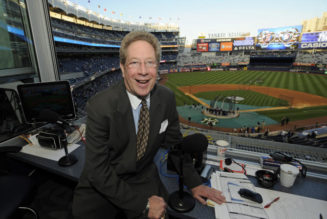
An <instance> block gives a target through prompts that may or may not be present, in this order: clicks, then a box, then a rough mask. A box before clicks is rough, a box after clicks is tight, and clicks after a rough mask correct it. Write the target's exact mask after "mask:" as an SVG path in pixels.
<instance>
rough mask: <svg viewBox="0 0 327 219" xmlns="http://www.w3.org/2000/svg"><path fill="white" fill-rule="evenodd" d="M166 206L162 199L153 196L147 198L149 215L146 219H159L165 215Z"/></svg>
mask: <svg viewBox="0 0 327 219" xmlns="http://www.w3.org/2000/svg"><path fill="white" fill-rule="evenodd" d="M166 207H167V204H166V202H165V200H164V199H163V198H162V197H159V196H156V195H153V196H151V197H150V198H149V213H148V215H147V216H148V218H151V219H160V218H164V216H165V214H166Z"/></svg>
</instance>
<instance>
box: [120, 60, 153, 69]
mask: <svg viewBox="0 0 327 219" xmlns="http://www.w3.org/2000/svg"><path fill="white" fill-rule="evenodd" d="M142 64H144V67H145V68H146V69H152V68H156V67H157V66H158V62H157V61H155V60H152V59H151V60H145V61H143V62H142V61H141V60H138V59H132V60H131V61H130V62H126V67H128V68H130V69H140V68H141V66H142Z"/></svg>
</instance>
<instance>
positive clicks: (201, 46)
mask: <svg viewBox="0 0 327 219" xmlns="http://www.w3.org/2000/svg"><path fill="white" fill-rule="evenodd" d="M254 45H255V40H254V37H239V38H219V39H198V40H197V51H198V52H223V51H240V50H253V49H255V47H254Z"/></svg>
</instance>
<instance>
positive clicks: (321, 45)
mask: <svg viewBox="0 0 327 219" xmlns="http://www.w3.org/2000/svg"><path fill="white" fill-rule="evenodd" d="M311 48H327V42H323V43H320V42H316V43H301V49H311Z"/></svg>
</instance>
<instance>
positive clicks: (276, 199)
mask: <svg viewBox="0 0 327 219" xmlns="http://www.w3.org/2000/svg"><path fill="white" fill-rule="evenodd" d="M278 200H279V197H277V198H275V199H274V200H272V201H271V202H269V203H268V204H266V205H265V207H264V208H269V207H270V205H271V204H272V203H274V202H277V201H278Z"/></svg>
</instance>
